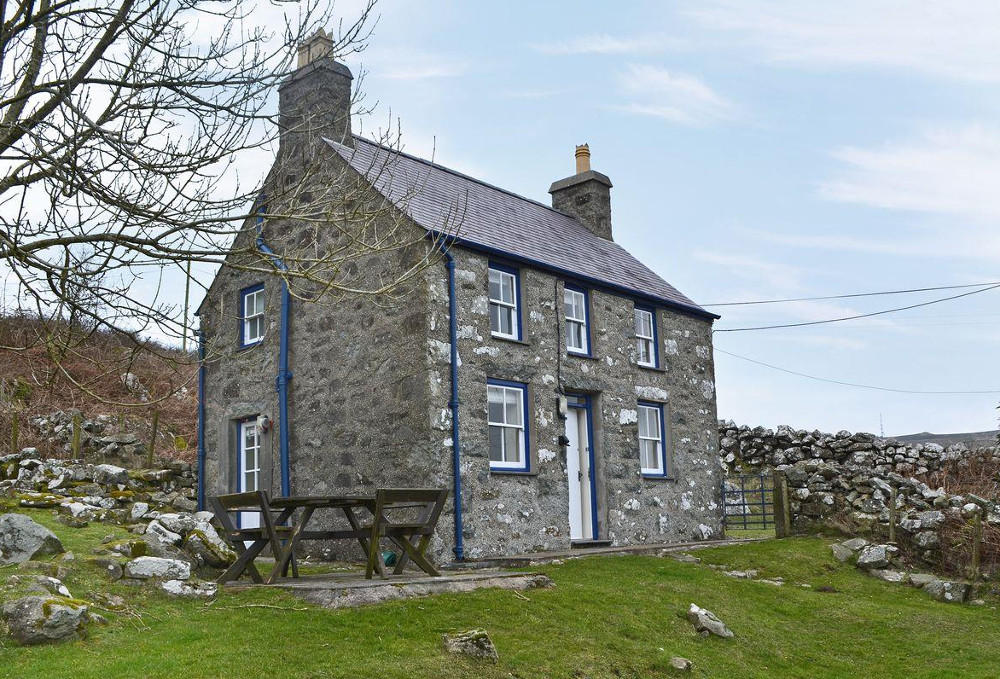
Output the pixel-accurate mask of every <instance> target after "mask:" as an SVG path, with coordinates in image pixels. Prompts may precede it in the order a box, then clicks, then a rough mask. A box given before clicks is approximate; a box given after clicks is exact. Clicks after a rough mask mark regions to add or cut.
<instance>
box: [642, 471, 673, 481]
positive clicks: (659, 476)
mask: <svg viewBox="0 0 1000 679" xmlns="http://www.w3.org/2000/svg"><path fill="white" fill-rule="evenodd" d="M639 476H640V477H642V478H644V479H646V480H647V481H670V482H672V483H677V477H676V476H669V475H667V474H642V473H640V474H639Z"/></svg>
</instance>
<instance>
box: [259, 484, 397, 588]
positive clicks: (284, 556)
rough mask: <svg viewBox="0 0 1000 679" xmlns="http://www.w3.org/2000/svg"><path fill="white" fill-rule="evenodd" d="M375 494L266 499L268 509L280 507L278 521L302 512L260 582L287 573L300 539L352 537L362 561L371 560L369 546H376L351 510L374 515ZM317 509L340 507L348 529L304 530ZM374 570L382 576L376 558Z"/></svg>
mask: <svg viewBox="0 0 1000 679" xmlns="http://www.w3.org/2000/svg"><path fill="white" fill-rule="evenodd" d="M376 502H377V500H376V497H375V496H374V495H292V496H289V497H281V498H274V499H273V500H271V501H270V506H271V508H272V509H279V510H281V514H279V515H278V523H284V521H287V520H288V519H289V518H290V517H291V516H292V515H293V514H294V512H295V511H296V510H299V509H301V510H302V513H301V514H300V515H299V517H298V519H297V520H295V521H294V522H293V524H292V532H291V535H290V536H289V538H288V540H286V541H285V544H284V546H283V547H282V548H281V550H280V554H281V555H280V557H278V558H277V559H276V560H275V564H274V569H273V570H272V571H271V574H270V575H269V576H268V577H267V579H266V580H265V581H264V582H265V583H266V584H271V583H273V582H274V581H275V580H276V579H277V578H278V576H279V575H280V574H282V573H285V572H287V568H288V564H289V562H290V561H291V560H292V556H293V555H294V554H295V547H296V545H298V543H299V541H300V540H344V539H352V538H353V539H356V540H357V541H358V543H359V544H360V545H361V549H362V551H363V553H364V556H365V559H366V561H370V560H371V551H372V549H375V550H377V549H378V542H377V541H376V543H375V544H374V545H372V544H371V543H370V537H371V528H370V527H366V526H363V525H362V523H361V521H360V520H359V517H358V515H357V514H356V513H355V512H356V510H358V509H366V510H368V511H369V512H370V513H371V514H372V516H374V515H375V505H376ZM317 509H340V510H342V511H343V512H344V516H345V517H346V519H347V523H348V524H349V525H350V529H347V530H306V529H307V527H308V526H309V521H310V520H311V519H312V516H313V513H314V512H315V511H316V510H317ZM377 566H378V573H379V575H380V576H382V577H385V569H384V567H383V566H382V559H377Z"/></svg>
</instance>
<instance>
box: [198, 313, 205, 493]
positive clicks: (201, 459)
mask: <svg viewBox="0 0 1000 679" xmlns="http://www.w3.org/2000/svg"><path fill="white" fill-rule="evenodd" d="M196 334H197V337H198V511H204V509H205V335H204V333H202V331H201V330H199V331H198V332H197V333H196Z"/></svg>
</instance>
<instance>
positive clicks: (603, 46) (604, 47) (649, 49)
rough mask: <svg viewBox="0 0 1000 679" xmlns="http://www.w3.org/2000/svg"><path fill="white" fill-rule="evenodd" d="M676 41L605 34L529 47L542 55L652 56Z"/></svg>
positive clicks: (654, 36)
mask: <svg viewBox="0 0 1000 679" xmlns="http://www.w3.org/2000/svg"><path fill="white" fill-rule="evenodd" d="M676 45H677V41H676V40H674V39H671V38H667V37H665V36H662V35H637V36H632V37H628V38H621V37H616V36H612V35H607V34H606V33H601V34H595V35H584V36H579V37H576V38H570V39H568V40H563V41H562V42H544V43H535V44H534V45H532V46H531V48H532V49H534V50H535V51H536V52H541V53H542V54H558V55H579V54H654V53H657V52H662V51H663V50H665V49H668V48H670V47H672V46H676Z"/></svg>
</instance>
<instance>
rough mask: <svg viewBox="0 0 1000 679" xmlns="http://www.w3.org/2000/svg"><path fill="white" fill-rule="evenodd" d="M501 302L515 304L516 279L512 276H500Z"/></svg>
mask: <svg viewBox="0 0 1000 679" xmlns="http://www.w3.org/2000/svg"><path fill="white" fill-rule="evenodd" d="M500 282H501V284H500V301H502V302H506V303H507V304H513V303H514V277H513V276H511V275H510V274H506V273H501V274H500Z"/></svg>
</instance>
